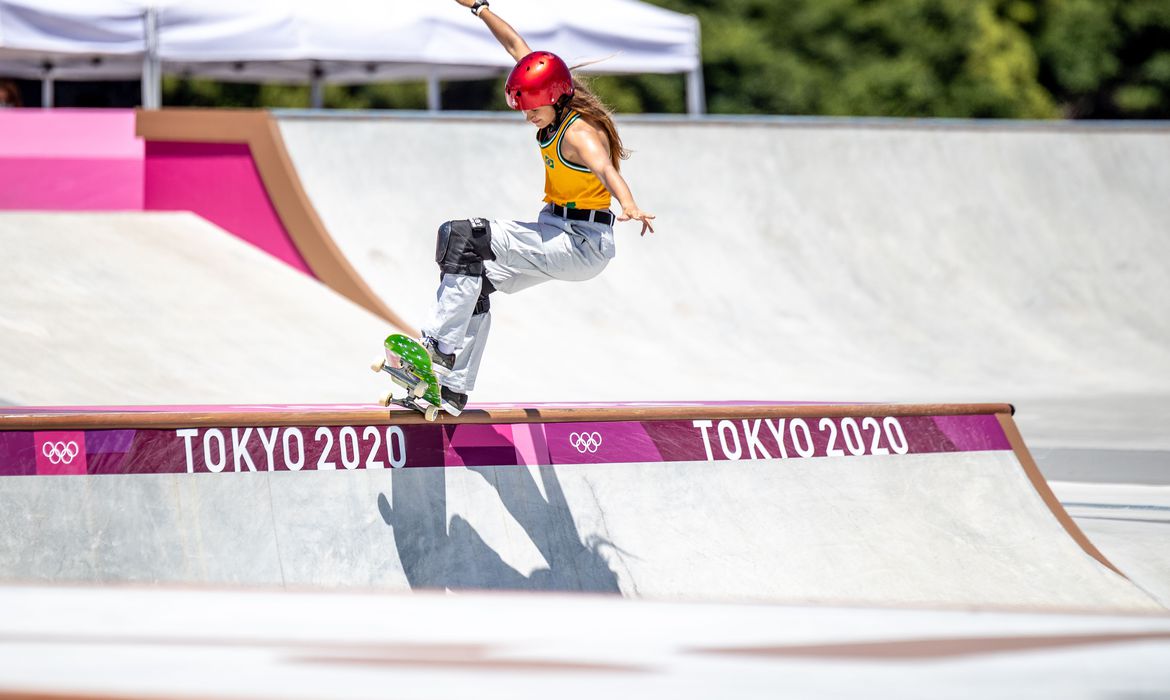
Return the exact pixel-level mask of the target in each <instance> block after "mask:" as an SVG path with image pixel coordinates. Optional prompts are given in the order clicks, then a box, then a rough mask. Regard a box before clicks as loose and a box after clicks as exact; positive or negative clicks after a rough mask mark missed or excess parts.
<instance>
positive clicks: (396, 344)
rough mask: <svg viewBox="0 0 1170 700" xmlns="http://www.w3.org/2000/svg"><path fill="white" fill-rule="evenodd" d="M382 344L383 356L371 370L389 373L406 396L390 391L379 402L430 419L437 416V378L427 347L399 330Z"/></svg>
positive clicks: (438, 403) (439, 400) (438, 398)
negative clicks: (407, 409)
mask: <svg viewBox="0 0 1170 700" xmlns="http://www.w3.org/2000/svg"><path fill="white" fill-rule="evenodd" d="M383 345H385V348H386V359H384V360H381V359H380V360H377V361H375V362H374V365H373V367H372V369H373V370H374V371H375V372H386V373H387V374H389V375H390V378H391V379H393V380H394V383H395V384H397V385H399V386H401V387H402V388H404V389H406V396H405V397H403V398H399V397H396V396H394V392H390V393H388V394H386V395H385V396H383V397H382V400H381V401H380V402H379V403H381V404H382V405H383V406H390V405H391V404H393V405H395V406H402V407H404V408H409V409H412V410H415V411H418V412H419V413H421V414H423V416H424V417H425V418H426V419H427V420H429V421H430V420H435V419H436V418H438V417H439V410H440V409H439V407H440V405H441V403H440V402H441V401H442V399H441V398H440V394H439V380H438V378H437V377H435V372H434V370H433V369H432V368H431V356H430V354H429V353H427V351H426V348H424V347H423V346H421V345H419V344H418V342H417V341H415V340H413V339H411V338H408V337H407V336H405V335H402V334H401V333H395V334H393V335H391V336H389V337H387V338H386V341H385V343H383Z"/></svg>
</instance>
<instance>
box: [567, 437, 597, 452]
mask: <svg viewBox="0 0 1170 700" xmlns="http://www.w3.org/2000/svg"><path fill="white" fill-rule="evenodd" d="M569 444H570V445H572V446H573V447H575V448H576V449H577V451H578V452H580V453H581V454H585V453H586V452H590V453H593V452H597V450H598V449H600V448H601V433H572V434H570V435H569Z"/></svg>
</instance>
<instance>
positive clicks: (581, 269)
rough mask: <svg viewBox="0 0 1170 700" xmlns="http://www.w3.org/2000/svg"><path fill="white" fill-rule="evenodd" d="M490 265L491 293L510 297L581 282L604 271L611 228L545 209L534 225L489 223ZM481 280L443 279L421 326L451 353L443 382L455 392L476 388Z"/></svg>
mask: <svg viewBox="0 0 1170 700" xmlns="http://www.w3.org/2000/svg"><path fill="white" fill-rule="evenodd" d="M489 224H490V226H491V232H492V252H493V253H494V254H495V256H496V259H495V260H487V261H484V274H485V275H486V276H487V278H488V279H489V280H491V283H492V284H493V285H494V286H495V288H496V290H498V291H500V292H503V293H504V294H514V293H516V292H519V291H521V290H523V289H528V288H529V287H533V286H535V285H538V284H540V283H541V282H548V281H549V280H566V281H569V282H583V281H585V280H587V279H592V278H593V277H596V276H597V275H598V274H600V273H601V271H602V270H604V269H605V266H606V265H608V264H609V261H610V259H611V258H613V256H614V241H613V227H612V226H603V225H601V224H596V223H591V222H588V221H569V220H568V219H563V218H561V217H559V216H554V215H553V214H552V212H551V210H550V207H545V209H544V210H543V211H542V212H541V213H540V218H539V219H537V221H536V223H523V222H519V221H491V222H489ZM482 289H483V279H482V278H481V277H472V276H469V275H452V274H444V275H443V277H442V280H441V281H440V282H439V289H438V291H437V292H436V294H435V305H434V307H432V311H431V315H430V318H429V319H428V320H427V323H426V324H425V325H424V326H423V328H422V331H423V333H425V334H426V335H428V336H430V337H432V338H436V339H437V340H439V341H441V342H443V343H448V344H450V345H452V346H454V347H455V349H456V350H455V353H456V355H455V369H454V371H453V372H451V373H450V374H449V375H448V376H447V377H444V378H442V380H441V381H442V383H443V385H444V386H446V387H448V388H450V389H452V390H454V391H458V392H463V393H466V392H469V391H471V390H472V389H474V388H475V377H476V375H477V374H478V373H479V364H480V361H481V360H483V350H484V346H485V345H486V343H487V336H488V331H490V330H491V327H492V318H491V316H492V315H491V313H490V312H488V313H483V314H475V313H474V312H475V304H476V302H477V301H478V299H479V293H480V291H482Z"/></svg>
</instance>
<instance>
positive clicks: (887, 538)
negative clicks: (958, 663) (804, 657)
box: [0, 404, 1160, 610]
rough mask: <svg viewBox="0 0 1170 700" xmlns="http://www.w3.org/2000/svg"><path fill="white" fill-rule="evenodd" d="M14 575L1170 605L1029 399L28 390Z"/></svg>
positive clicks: (9, 457) (15, 494)
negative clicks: (950, 401) (1041, 428)
mask: <svg viewBox="0 0 1170 700" xmlns="http://www.w3.org/2000/svg"><path fill="white" fill-rule="evenodd" d="M0 475H3V476H2V478H0V525H2V528H0V561H3V562H6V564H5V566H4V567H3V570H2V571H0V576H2V577H3V579H4V580H7V581H19V582H28V581H35V582H102V583H110V582H122V581H146V582H152V583H157V582H166V583H189V584H247V585H268V586H271V585H277V586H291V587H297V586H362V587H365V586H373V587H377V588H384V589H391V590H419V589H440V590H441V589H451V590H466V589H496V590H500V589H502V590H540V591H550V590H555V591H582V592H593V593H611V594H620V595H623V596H632V597H645V598H655V599H660V598H668V599H703V600H707V599H720V600H762V601H783V602H815V603H849V604H871V605H883V606H888V605H895V606H896V605H926V606H981V607H982V606H987V607H1026V608H1036V609H1065V608H1074V609H1091V610H1098V609H1101V610H1159V609H1160V606H1158V605H1157V603H1155V602H1154V601H1153V600H1152V599H1151V598H1150V597H1149V596H1148V595H1146V594H1145V593H1144V592H1143V591H1141V590H1139V589H1138V588H1137V587H1136V586H1134V585H1133V584H1132V583H1131V582H1130V581H1128V580H1127V579H1126V578H1125V577H1124V576H1123V575H1121V574H1120V573H1118V572H1117V571H1116V570H1115V569H1114V568H1112V565H1111V564H1110V563H1109V562H1107V561H1106V560H1105V559H1104V557H1103V556H1102V555H1101V554H1100V553H1099V552H1098V551H1097V550H1096V549H1095V548H1094V547H1093V546H1092V544H1090V543H1089V542H1088V540H1087V539H1085V538H1084V536H1083V535H1082V534H1081V532H1080V531H1079V530H1078V529H1077V527H1076V526H1075V525H1074V524H1073V522H1072V521H1071V519H1070V518H1069V517H1068V516H1067V514H1066V513H1065V512H1064V511H1063V509H1062V508H1061V506H1060V505H1059V503H1058V502H1057V501H1056V499H1055V498H1054V497H1053V495H1052V493H1051V492H1050V491H1049V490H1048V487H1047V485H1046V484H1045V482H1044V480H1043V478H1042V477H1041V476H1040V475H1039V473H1038V472H1037V470H1036V469H1035V465H1034V464H1033V463H1032V461H1031V458H1030V457H1029V456H1028V453H1027V450H1026V449H1025V447H1024V445H1023V442H1022V441H1021V439H1020V437H1019V434H1018V432H1017V431H1016V428H1015V424H1014V422H1013V421H1012V418H1011V415H1010V413H1009V407H1007V406H995V405H969V406H937V405H936V406H894V405H838V406H829V405H819V406H817V405H813V406H810V405H791V406H777V405H751V404H740V405H689V406H654V405H638V406H634V405H626V406H620V405H615V406H608V407H601V406H555V405H544V406H530V407H526V408H517V407H507V406H499V407H487V408H485V409H482V410H476V411H470V412H468V413H465V414H464V416H463V417H462V418H461V419H460V420H459V421H444V422H440V423H426V422H424V421H422V420H421V418H420V417H418V416H417V415H415V414H412V413H408V412H403V411H396V410H394V411H385V410H372V409H369V408H367V407H362V406H318V407H283V408H274V407H248V406H238V407H230V406H228V407H217V408H203V409H199V408H186V409H183V408H173V409H163V408H140V409H126V408H110V409H17V408H13V409H5V410H3V411H2V412H0Z"/></svg>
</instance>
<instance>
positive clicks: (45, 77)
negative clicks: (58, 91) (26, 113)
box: [41, 61, 55, 109]
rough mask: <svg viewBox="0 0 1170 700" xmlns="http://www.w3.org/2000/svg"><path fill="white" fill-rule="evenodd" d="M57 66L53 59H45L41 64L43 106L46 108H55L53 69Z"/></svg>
mask: <svg viewBox="0 0 1170 700" xmlns="http://www.w3.org/2000/svg"><path fill="white" fill-rule="evenodd" d="M54 68H55V66H54V65H53V63H52V62H51V61H45V62H44V63H42V64H41V107H42V108H44V109H52V108H53V99H54V92H55V88H54V86H53V70H54Z"/></svg>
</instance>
